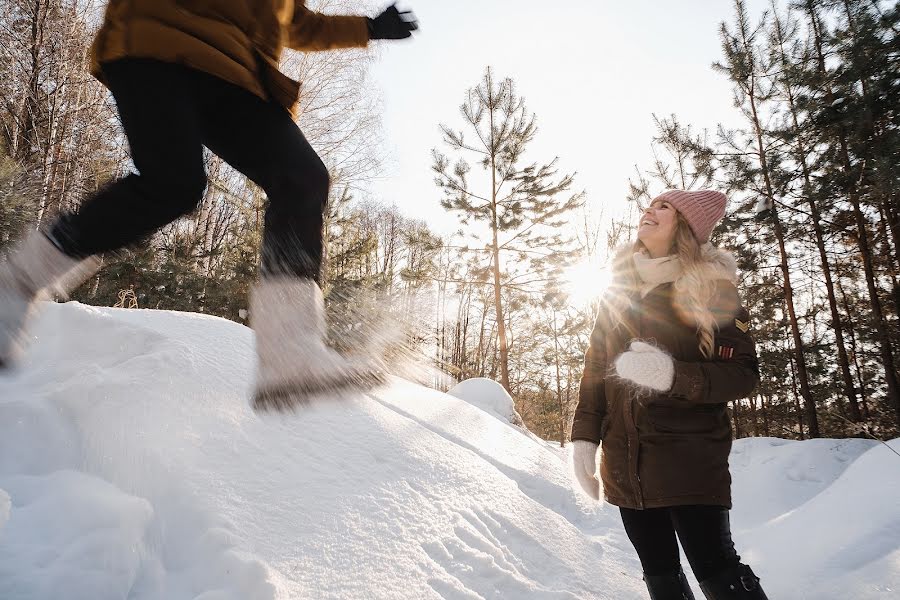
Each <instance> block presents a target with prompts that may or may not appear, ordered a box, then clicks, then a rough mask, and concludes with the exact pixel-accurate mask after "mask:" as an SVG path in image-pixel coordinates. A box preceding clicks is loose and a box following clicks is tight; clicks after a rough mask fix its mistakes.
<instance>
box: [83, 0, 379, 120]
mask: <svg viewBox="0 0 900 600" xmlns="http://www.w3.org/2000/svg"><path fill="white" fill-rule="evenodd" d="M368 41H369V32H368V27H367V23H366V19H365V17H357V16H331V15H323V14H319V13H316V12H314V11H311V10H309V9H308V8H306V3H305V1H304V0H110V1H109V4H108V5H107V7H106V15H105V17H104V21H103V25H102V26H101V28H100V30H99V32H98V33H97V36H96V38H95V39H94V44H93V46H92V48H91V73H92V74H93V75H94V76H96V77H97V78H98V79H100V81H103V73H102V70H101V65H102V63H105V62H110V61H114V60H117V59H121V58H153V59H157V60H161V61H164V62H171V63H178V64H183V65H186V66H188V67H192V68H194V69H198V70H200V71H204V72H206V73H210V74H212V75H215V76H217V77H219V78H221V79H224V80H225V81H228V82H230V83H233V84H236V85H239V86H240V87H242V88H245V89H247V90H249V91H250V92H252V93H254V94H256V95H257V96H260V97H261V98H265V99H271V100H272V101H274V102H277V103H278V104H280V105H282V106H284V107H285V108H287V109H288V110H290V111H292V112H293V111H294V110H295V107H296V103H297V100H298V98H299V94H300V83H299V82H297V81H294V80H292V79H291V78H289V77H288V76H286V75H284V74H283V73H281V72H280V71H279V70H278V64H279V61H280V60H281V53H282V50H283V49H284V48H285V47H288V48H292V49H295V50H306V51H312V50H332V49H336V48H349V47H362V46H366V45H367V43H368Z"/></svg>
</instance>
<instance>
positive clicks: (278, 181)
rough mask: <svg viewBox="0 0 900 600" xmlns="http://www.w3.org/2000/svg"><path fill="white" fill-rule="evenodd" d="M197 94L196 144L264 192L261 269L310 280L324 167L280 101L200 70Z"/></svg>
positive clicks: (315, 263) (323, 198)
mask: <svg viewBox="0 0 900 600" xmlns="http://www.w3.org/2000/svg"><path fill="white" fill-rule="evenodd" d="M200 90H201V91H200V92H199V93H198V95H199V98H200V104H201V111H200V115H201V118H200V123H201V133H202V139H203V143H204V144H205V145H206V146H207V147H208V148H209V149H210V150H212V151H213V152H214V153H216V154H217V155H218V156H220V157H221V158H222V159H223V160H225V162H227V163H228V164H230V165H231V166H232V167H234V168H235V169H237V170H238V171H240V172H241V173H243V174H244V175H246V176H247V177H249V178H250V179H251V180H252V181H253V182H255V183H256V184H257V185H259V186H260V187H261V188H262V189H263V190H264V191H265V192H266V196H267V197H268V206H267V208H266V215H265V231H264V232H263V247H262V265H261V271H262V275H263V276H272V275H290V276H297V277H311V278H314V279H318V277H319V274H320V273H319V271H320V268H321V263H322V255H323V240H322V228H323V224H324V211H325V206H326V203H327V201H328V189H329V185H330V180H329V174H328V169H327V168H326V167H325V164H324V163H323V162H322V160H321V159H320V158H319V156H318V154H316V152H315V150H314V149H313V148H312V146H310V144H309V142H307V140H306V138H305V137H304V136H303V133H302V132H301V131H300V128H299V127H297V124H296V123H294V120H293V119H292V118H291V115H290V114H289V113H288V111H287V110H285V109H284V107H282V106H280V105H277V104H274V103H272V102H267V101H265V100H263V99H262V98H259V97H257V96H255V95H253V94H252V93H250V92H248V91H247V90H244V89H243V88H240V87H238V86H235V85H232V84H230V83H227V82H225V81H223V80H221V79H218V78H215V77H212V76H205V77H204V79H203V83H202V85H201V86H200Z"/></svg>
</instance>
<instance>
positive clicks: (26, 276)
mask: <svg viewBox="0 0 900 600" xmlns="http://www.w3.org/2000/svg"><path fill="white" fill-rule="evenodd" d="M98 265H99V261H98V260H97V259H94V258H89V259H86V260H79V259H77V258H72V257H70V256H67V255H66V254H64V253H63V252H62V251H60V250H59V249H58V248H57V247H56V246H55V245H54V244H53V242H51V241H50V239H48V238H47V236H45V235H44V234H43V233H40V232H37V231H35V232H32V233H31V234H29V235H28V236H27V237H26V238H25V239H24V240H22V241H21V242H19V243H18V244H17V245H16V246H15V247H14V248H13V249H12V251H11V252H10V254H9V256H8V257H7V259H6V260H5V261H4V262H3V263H0V368H4V367H9V366H12V365H13V364H15V363H16V362H17V361H18V359H19V358H20V357H21V355H22V353H23V352H24V350H25V342H26V338H27V336H26V326H27V324H28V320H29V318H30V317H31V316H32V313H33V312H34V305H35V300H37V299H38V298H39V297H41V296H45V295H52V294H56V295H63V296H64V295H65V294H66V292H68V291H70V290H72V289H74V288H75V287H77V286H79V285H80V284H81V283H82V282H84V280H85V279H87V278H88V277H90V276H91V274H93V273H94V272H95V271H96V270H97V266H98Z"/></svg>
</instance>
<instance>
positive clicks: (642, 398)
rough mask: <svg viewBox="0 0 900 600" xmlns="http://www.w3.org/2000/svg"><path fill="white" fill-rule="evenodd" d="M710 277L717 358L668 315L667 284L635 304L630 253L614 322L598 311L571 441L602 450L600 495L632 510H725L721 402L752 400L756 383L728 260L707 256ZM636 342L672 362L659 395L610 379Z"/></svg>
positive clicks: (725, 421) (618, 274)
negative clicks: (668, 382)
mask: <svg viewBox="0 0 900 600" xmlns="http://www.w3.org/2000/svg"><path fill="white" fill-rule="evenodd" d="M705 253H706V255H707V258H708V259H709V260H710V261H711V262H710V268H709V269H707V272H708V273H709V278H710V279H713V280H714V281H715V289H716V293H715V295H714V297H713V300H712V302H711V305H710V309H711V311H712V313H713V316H714V317H715V319H716V323H717V325H718V326H717V327H716V328H715V330H714V345H713V348H714V355H713V357H712V358H711V359H706V358H704V357H703V355H702V354H701V352H700V349H699V346H698V340H697V333H696V331H697V328H696V325H695V324H693V323H686V322H684V321H685V319H684V317H679V312H680V311H677V310H676V309H675V308H674V306H677V305H678V298H677V297H675V294H674V285H673V284H672V283H665V284H662V285H659V286H657V287H656V288H654V289H653V290H651V291H650V292H649V293H648V294H647V295H646V296H644V297H642V296H641V293H640V292H639V291H638V287H637V276H636V274H635V272H634V261H633V258H632V256H633V254H632V250H631V248H628V249H625V250H623V251H620V252H619V253H618V254H617V255H616V257H615V259H614V262H613V273H614V275H613V286H615V289H614V290H613V291H611V292H610V293H617V294H624V296H620V299H621V298H625V299H626V302H624V303H622V304H621V306H624V307H625V308H624V310H620V311H617V313H621V315H622V316H621V319H613V318H612V317H611V315H612V314H613V311H612V309H611V307H610V305H609V304H608V303H603V304H602V305H601V308H600V310H599V311H598V316H597V320H596V323H595V325H594V329H593V331H592V333H591V338H590V345H589V347H588V349H587V351H586V353H585V362H584V375H583V376H582V379H581V387H580V390H579V402H578V408H577V410H576V412H575V420H574V424H573V427H572V436H571V437H572V440H587V441H591V442H594V443H601V442H602V446H601V449H602V452H601V456H600V476H601V480H602V482H603V491H604V496H605V498H606V500H607V501H608V502H610V503H611V504H614V505H616V506H620V507H624V508H633V509H644V508H659V507H667V506H678V505H685V504H712V505H719V506H726V507H728V508H730V507H731V475H730V473H729V471H728V455H729V453H730V451H731V438H732V430H731V421H730V418H729V414H728V408H727V403H728V402H729V401H732V400H737V399H739V398H744V397H746V396H748V395H750V394H751V393H752V392H753V390H754V388H755V387H756V385H757V383H758V381H759V368H758V363H757V358H756V348H755V345H754V342H753V339H752V337H751V336H750V334H749V331H748V329H749V321H750V317H749V315H748V314H747V311H746V309H744V308H742V307H741V304H740V300H739V299H738V294H737V290H736V288H735V286H734V283H733V281H734V278H735V263H734V259H733V258H732V257H731V255H730V254H728V253H726V252H723V251H721V250H717V249H715V248H711V247H708V248H707V249H706V250H705ZM633 339H641V340H645V341H651V342H652V343H654V344H656V345H657V346H658V347H659V348H661V349H662V350H665V351H666V352H668V353H669V354H670V355H671V356H672V357H673V358H674V362H675V378H674V383H673V385H672V388H671V390H670V391H668V392H665V393H656V392H647V391H643V390H642V391H638V390H637V389H636V388H635V386H634V385H633V384H631V383H629V382H626V381H623V380H621V379H619V378H618V377H616V376H615V371H614V368H613V363H614V361H615V359H616V357H617V356H618V355H619V354H621V353H622V352H624V351H626V350H628V346H629V344H630V342H631V340H633Z"/></svg>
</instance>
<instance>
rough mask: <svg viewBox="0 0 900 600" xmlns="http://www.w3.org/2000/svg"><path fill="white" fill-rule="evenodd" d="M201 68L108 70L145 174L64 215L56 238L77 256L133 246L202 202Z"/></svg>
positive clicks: (147, 65) (134, 64) (119, 65)
mask: <svg viewBox="0 0 900 600" xmlns="http://www.w3.org/2000/svg"><path fill="white" fill-rule="evenodd" d="M194 73H195V72H194V71H191V70H190V69H186V68H185V67H182V66H179V65H172V64H167V63H163V62H159V61H153V60H146V59H123V60H119V61H115V62H112V63H107V64H105V65H104V66H103V74H104V76H105V77H106V79H107V82H108V84H109V88H110V90H111V91H112V94H113V97H114V98H115V100H116V107H117V109H118V112H119V117H120V119H121V121H122V126H123V128H124V130H125V134H126V136H127V137H128V143H129V146H130V148H131V158H132V161H133V162H134V166H135V168H136V169H137V171H138V174H131V175H128V176H127V177H124V178H122V179H119V180H117V181H115V182H113V183H112V184H110V185H108V186H106V187H105V188H103V189H102V190H101V191H100V192H99V193H97V194H95V195H94V196H92V197H90V198H88V199H87V200H85V202H84V203H83V204H82V205H81V207H80V208H79V209H78V210H77V211H76V212H74V213H73V212H67V213H63V214H61V215H60V217H59V219H57V221H56V223H54V224H53V225H52V226H51V228H50V230H49V234H50V237H51V238H52V239H53V240H54V241H55V242H56V243H57V244H58V245H59V246H60V248H61V249H62V250H63V251H64V252H66V253H67V254H69V255H70V256H76V257H85V256H90V255H92V254H98V253H101V252H108V251H111V250H116V249H119V248H121V247H123V246H127V245H129V244H132V243H134V242H136V241H138V240H140V239H142V238H144V237H146V236H148V235H150V234H152V233H153V232H155V231H156V230H157V229H159V228H160V227H162V226H163V225H166V224H168V223H170V222H172V221H174V220H175V219H176V218H178V217H179V216H181V215H184V214H187V213H189V212H191V211H192V210H194V209H195V208H196V206H197V205H198V204H199V202H200V200H201V199H202V197H203V191H204V188H205V187H206V173H205V170H204V165H203V146H202V144H201V140H200V133H199V127H198V124H197V118H196V106H195V104H194V99H193V90H192V85H193V84H192V79H191V78H192V76H193V75H194Z"/></svg>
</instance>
